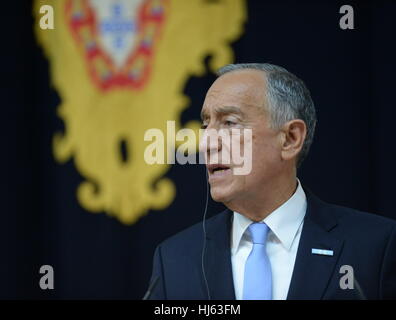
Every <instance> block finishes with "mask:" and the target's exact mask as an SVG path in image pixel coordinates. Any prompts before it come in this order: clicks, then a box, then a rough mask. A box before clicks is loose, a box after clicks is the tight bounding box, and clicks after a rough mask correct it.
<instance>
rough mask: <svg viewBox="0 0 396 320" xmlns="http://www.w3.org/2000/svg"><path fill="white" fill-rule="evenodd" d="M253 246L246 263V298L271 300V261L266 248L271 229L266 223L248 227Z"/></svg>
mask: <svg viewBox="0 0 396 320" xmlns="http://www.w3.org/2000/svg"><path fill="white" fill-rule="evenodd" d="M248 230H249V232H250V235H251V237H252V241H253V248H252V251H251V252H250V255H249V257H248V258H247V260H246V264H245V277H244V281H243V299H244V300H271V299H272V273H271V263H270V261H269V259H268V256H267V251H266V249H265V247H266V242H267V234H268V231H269V228H268V226H267V225H266V224H265V223H252V224H251V225H250V226H249V228H248Z"/></svg>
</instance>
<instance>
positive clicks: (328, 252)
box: [311, 248, 334, 256]
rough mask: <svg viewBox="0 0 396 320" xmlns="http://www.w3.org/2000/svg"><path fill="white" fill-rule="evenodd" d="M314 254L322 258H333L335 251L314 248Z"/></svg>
mask: <svg viewBox="0 0 396 320" xmlns="http://www.w3.org/2000/svg"><path fill="white" fill-rule="evenodd" d="M311 252H312V254H319V255H322V256H332V255H334V251H333V250H324V249H315V248H312V251H311Z"/></svg>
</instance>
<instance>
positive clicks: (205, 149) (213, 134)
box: [199, 128, 222, 155]
mask: <svg viewBox="0 0 396 320" xmlns="http://www.w3.org/2000/svg"><path fill="white" fill-rule="evenodd" d="M221 148H222V143H221V139H220V137H219V134H218V132H217V130H216V129H213V128H206V129H205V130H204V131H203V133H202V136H201V139H200V143H199V152H202V153H204V154H207V155H209V154H213V153H214V152H219V151H221Z"/></svg>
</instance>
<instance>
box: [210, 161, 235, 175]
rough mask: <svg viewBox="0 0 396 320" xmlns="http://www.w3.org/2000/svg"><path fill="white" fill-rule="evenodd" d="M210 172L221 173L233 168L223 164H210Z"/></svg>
mask: <svg viewBox="0 0 396 320" xmlns="http://www.w3.org/2000/svg"><path fill="white" fill-rule="evenodd" d="M207 168H208V171H209V174H214V175H215V174H221V173H225V172H227V171H229V170H231V168H230V167H228V166H225V165H222V164H210V165H208V166H207Z"/></svg>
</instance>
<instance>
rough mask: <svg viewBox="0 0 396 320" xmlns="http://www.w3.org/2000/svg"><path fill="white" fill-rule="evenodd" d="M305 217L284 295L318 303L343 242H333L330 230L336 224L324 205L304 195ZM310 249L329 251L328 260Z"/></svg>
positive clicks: (312, 197)
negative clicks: (286, 292) (291, 273)
mask: <svg viewBox="0 0 396 320" xmlns="http://www.w3.org/2000/svg"><path fill="white" fill-rule="evenodd" d="M306 194H307V213H306V216H305V219H304V226H303V230H302V233H301V238H300V244H299V247H298V250H297V256H296V262H295V265H294V270H293V275H292V279H291V283H290V288H289V292H288V296H287V299H288V300H298V299H313V300H317V299H322V298H323V295H324V292H325V290H326V288H327V286H328V283H329V281H330V278H331V276H332V275H333V273H334V272H335V270H334V268H335V266H336V263H337V260H338V258H339V256H340V254H341V251H342V247H343V241H341V240H338V239H336V238H334V237H333V236H332V235H331V234H330V230H331V229H333V228H335V227H336V226H337V221H336V220H335V218H334V217H333V216H332V215H331V211H330V210H328V209H329V207H328V205H327V204H325V203H323V202H321V201H320V200H319V199H318V198H316V197H315V196H314V195H312V194H311V193H310V192H307V191H306ZM312 249H325V250H331V251H333V255H332V256H328V255H320V254H313V253H312Z"/></svg>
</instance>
